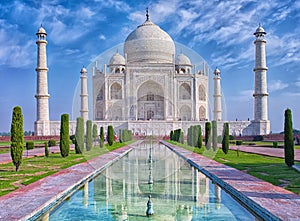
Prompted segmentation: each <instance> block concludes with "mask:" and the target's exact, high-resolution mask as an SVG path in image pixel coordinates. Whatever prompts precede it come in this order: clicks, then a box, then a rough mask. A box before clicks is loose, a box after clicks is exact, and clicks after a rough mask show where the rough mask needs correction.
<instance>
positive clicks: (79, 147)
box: [75, 117, 84, 154]
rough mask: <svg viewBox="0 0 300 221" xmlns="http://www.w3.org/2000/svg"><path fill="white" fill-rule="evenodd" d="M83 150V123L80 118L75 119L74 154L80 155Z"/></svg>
mask: <svg viewBox="0 0 300 221" xmlns="http://www.w3.org/2000/svg"><path fill="white" fill-rule="evenodd" d="M83 150H84V121H83V118H82V117H77V119H76V131H75V152H76V154H81V153H82V152H83Z"/></svg>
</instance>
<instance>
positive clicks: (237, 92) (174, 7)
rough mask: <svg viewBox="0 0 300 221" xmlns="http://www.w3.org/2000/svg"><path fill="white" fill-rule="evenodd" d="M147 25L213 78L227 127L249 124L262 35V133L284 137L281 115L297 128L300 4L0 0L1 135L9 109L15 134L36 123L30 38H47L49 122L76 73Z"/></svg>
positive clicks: (61, 109)
mask: <svg viewBox="0 0 300 221" xmlns="http://www.w3.org/2000/svg"><path fill="white" fill-rule="evenodd" d="M147 7H148V8H149V13H150V19H151V21H152V22H154V23H155V24H157V25H159V26H160V27H161V28H162V29H163V30H165V31H166V32H168V33H169V34H170V36H171V37H172V38H173V40H174V41H176V42H179V43H181V44H184V45H186V46H187V47H189V48H191V49H193V50H194V51H196V52H197V53H199V54H200V55H201V56H202V57H203V58H204V59H205V60H206V61H207V63H208V64H209V65H210V67H212V68H213V69H214V68H215V67H218V68H219V69H220V70H221V85H222V93H223V95H224V97H225V100H226V110H227V111H226V112H227V120H236V119H238V120H247V119H248V118H249V119H253V117H254V115H253V109H254V108H253V96H252V95H253V88H254V72H253V68H254V53H255V51H254V50H255V48H254V43H253V42H254V40H255V36H254V35H253V33H254V32H255V30H256V28H257V27H258V25H259V23H260V24H261V25H262V27H263V28H264V29H265V31H266V32H267V35H266V37H265V38H266V40H267V46H266V53H267V66H268V72H267V82H268V92H269V97H268V103H269V109H268V110H269V119H270V121H271V131H272V132H273V133H275V132H280V131H282V130H283V125H284V110H285V109H286V108H290V109H291V110H292V114H293V127H294V128H298V129H300V122H299V120H298V116H299V113H300V102H299V101H300V50H299V48H300V1H296V0H295V1H291V0H285V1H282V0H265V1H258V0H255V1H251V0H230V1H225V0H222V1H221V0H211V1H206V0H191V1H189V0H156V1H155V0H152V1H151V0H149V1H142V0H141V1H136V0H131V1H121V0H105V1H103V0H81V1H75V0H73V1H72V0H1V4H0V84H1V85H0V132H8V131H9V130H10V124H11V116H12V109H13V107H14V106H17V105H18V106H21V107H22V110H23V115H24V129H25V130H31V131H33V129H34V121H35V119H36V99H35V97H34V95H35V93H36V72H35V68H36V65H37V61H36V56H37V55H36V54H37V46H36V43H35V42H36V39H37V37H36V35H35V34H36V32H37V30H38V28H39V27H40V26H41V24H42V25H43V27H44V28H45V30H46V31H47V34H48V35H47V41H48V45H47V58H48V68H49V72H48V84H49V94H50V100H49V106H50V120H60V116H61V114H62V113H69V114H71V112H72V99H73V94H74V91H75V88H76V85H77V83H78V81H79V79H80V78H79V77H80V69H81V68H82V67H83V66H87V65H89V64H90V63H91V62H92V61H93V59H94V58H95V57H97V55H99V54H101V53H102V52H104V51H105V50H108V49H110V48H111V47H113V46H115V45H118V44H120V43H123V42H124V41H125V39H126V37H127V36H128V35H129V34H130V32H132V31H133V30H134V29H135V28H136V27H137V26H138V25H140V24H142V23H143V22H144V21H145V9H146V8H147Z"/></svg>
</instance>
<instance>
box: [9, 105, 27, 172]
mask: <svg viewBox="0 0 300 221" xmlns="http://www.w3.org/2000/svg"><path fill="white" fill-rule="evenodd" d="M23 127H24V126H23V114H22V109H21V107H19V106H16V107H14V109H13V114H12V122H11V128H10V141H11V144H10V155H11V158H12V162H13V164H14V165H15V167H16V171H18V170H19V167H20V165H21V163H22V157H23V150H24V129H23Z"/></svg>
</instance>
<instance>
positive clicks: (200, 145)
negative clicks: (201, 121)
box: [197, 125, 202, 148]
mask: <svg viewBox="0 0 300 221" xmlns="http://www.w3.org/2000/svg"><path fill="white" fill-rule="evenodd" d="M198 135H199V136H198V140H197V147H198V148H201V147H202V129H201V126H200V125H199V130H198Z"/></svg>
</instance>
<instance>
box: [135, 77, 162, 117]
mask: <svg viewBox="0 0 300 221" xmlns="http://www.w3.org/2000/svg"><path fill="white" fill-rule="evenodd" d="M137 113H138V119H139V120H150V119H153V120H163V119H164V117H165V108H164V89H163V88H162V86H161V85H160V84H159V83H157V82H155V81H152V80H148V81H146V82H144V83H143V84H142V85H141V86H140V87H139V88H138V90H137Z"/></svg>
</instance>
